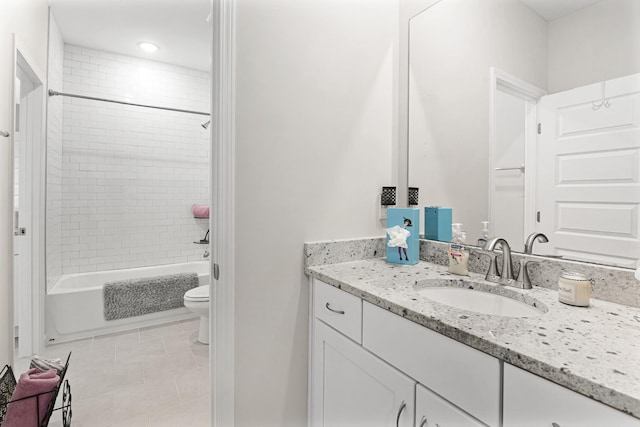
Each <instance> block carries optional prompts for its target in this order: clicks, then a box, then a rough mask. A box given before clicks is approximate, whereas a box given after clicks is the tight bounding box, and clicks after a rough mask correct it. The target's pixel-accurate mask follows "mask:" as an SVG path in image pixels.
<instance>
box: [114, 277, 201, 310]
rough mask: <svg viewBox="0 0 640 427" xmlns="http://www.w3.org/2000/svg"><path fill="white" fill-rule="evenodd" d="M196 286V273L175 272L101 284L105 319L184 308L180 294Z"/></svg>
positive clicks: (182, 297)
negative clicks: (102, 286)
mask: <svg viewBox="0 0 640 427" xmlns="http://www.w3.org/2000/svg"><path fill="white" fill-rule="evenodd" d="M196 286H198V274H197V273H178V274H168V275H164V276H155V277H144V278H141V279H127V280H118V281H114V282H107V283H105V284H104V288H103V294H104V318H105V320H115V319H124V318H125V317H134V316H142V315H143V314H148V313H155V312H157V311H164V310H171V309H174V308H180V307H184V293H185V292H187V291H188V290H189V289H192V288H195V287H196Z"/></svg>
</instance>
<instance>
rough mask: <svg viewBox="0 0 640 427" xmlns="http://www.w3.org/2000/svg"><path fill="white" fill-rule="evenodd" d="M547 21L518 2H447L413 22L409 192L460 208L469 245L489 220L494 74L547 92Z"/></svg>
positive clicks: (456, 213) (458, 217)
mask: <svg viewBox="0 0 640 427" xmlns="http://www.w3.org/2000/svg"><path fill="white" fill-rule="evenodd" d="M546 46H547V38H546V22H545V21H544V20H543V19H542V18H540V17H539V16H538V15H536V14H535V13H533V12H532V11H530V10H529V9H528V8H527V7H525V6H524V5H523V4H522V3H520V2H517V1H513V0H484V1H482V2H479V1H475V0H445V1H442V2H440V3H438V4H436V5H434V6H432V7H431V8H430V9H428V10H427V11H426V12H424V13H422V14H421V15H419V16H417V17H415V18H414V19H413V20H412V22H411V51H410V58H411V64H410V77H409V79H410V90H409V94H410V97H409V102H410V104H409V110H410V117H409V160H408V164H409V185H411V186H414V187H420V203H421V205H423V206H424V205H427V206H428V205H439V206H449V207H452V208H453V222H461V223H463V224H464V229H465V231H467V242H468V243H475V241H476V239H477V238H478V237H479V236H480V231H481V225H480V222H481V221H486V220H488V215H489V210H488V185H489V178H488V172H489V75H490V74H489V72H490V67H497V68H499V69H501V70H502V71H505V72H507V73H510V74H512V75H515V76H517V77H519V78H520V79H523V80H525V81H527V82H529V83H531V84H533V85H536V86H538V87H541V88H545V87H546V85H547V81H546V77H547V75H546V72H547V61H546Z"/></svg>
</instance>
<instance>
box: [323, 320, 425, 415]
mask: <svg viewBox="0 0 640 427" xmlns="http://www.w3.org/2000/svg"><path fill="white" fill-rule="evenodd" d="M313 333H314V338H313V354H312V360H313V362H312V375H313V386H312V393H311V396H312V407H311V425H312V426H314V427H324V426H327V427H329V426H331V427H357V426H398V427H402V426H405V427H410V426H413V417H414V411H415V408H414V390H415V381H413V380H412V379H411V378H409V377H407V376H406V375H404V374H402V373H401V372H400V371H398V370H396V369H394V368H393V367H391V366H390V365H388V364H387V363H385V362H383V361H382V360H380V359H379V358H377V357H375V356H374V355H372V354H371V353H369V352H368V351H366V350H365V349H363V348H362V347H361V346H359V345H358V344H356V343H355V342H353V341H351V340H350V339H349V338H347V337H346V336H344V335H342V334H341V333H338V332H337V331H335V330H334V329H332V328H330V327H329V326H327V325H326V324H324V323H323V322H321V321H320V320H318V319H315V320H314V325H313Z"/></svg>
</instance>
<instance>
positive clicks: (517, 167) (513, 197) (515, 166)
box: [472, 68, 544, 251]
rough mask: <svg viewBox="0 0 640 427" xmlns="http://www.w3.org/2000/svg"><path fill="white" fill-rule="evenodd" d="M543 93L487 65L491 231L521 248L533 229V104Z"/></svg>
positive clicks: (534, 129)
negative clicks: (488, 78) (489, 98)
mask: <svg viewBox="0 0 640 427" xmlns="http://www.w3.org/2000/svg"><path fill="white" fill-rule="evenodd" d="M542 95H544V91H543V90H542V89H540V88H537V87H535V86H533V85H530V84H529V83H527V82H524V81H522V80H520V79H518V78H517V77H514V76H512V75H510V74H508V73H505V72H504V71H500V70H498V69H496V68H492V69H491V118H490V120H491V130H490V134H491V135H490V144H489V145H490V149H489V152H490V162H489V164H490V171H489V218H488V220H489V222H490V223H491V225H490V234H491V236H494V237H502V238H504V239H506V240H507V241H508V242H509V244H510V245H511V247H512V248H514V249H515V250H517V251H522V250H523V248H524V240H525V236H527V235H528V234H529V233H531V232H532V231H533V230H534V223H533V198H532V197H530V194H532V193H533V187H532V182H533V179H534V178H535V172H536V171H535V168H533V167H532V166H533V164H534V162H535V149H534V147H535V141H536V123H537V122H536V103H537V100H538V99H539V98H540V97H541V96H542ZM472 243H474V242H472Z"/></svg>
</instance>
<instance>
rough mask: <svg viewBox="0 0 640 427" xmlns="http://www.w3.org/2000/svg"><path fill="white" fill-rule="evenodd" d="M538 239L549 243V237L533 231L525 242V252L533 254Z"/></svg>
mask: <svg viewBox="0 0 640 427" xmlns="http://www.w3.org/2000/svg"><path fill="white" fill-rule="evenodd" d="M536 240H538V242H540V243H547V242H548V241H549V239H548V238H547V236H545V235H544V234H543V233H531V234H529V237H527V241H526V242H525V243H524V253H525V254H532V253H533V244H534V243H535V241H536Z"/></svg>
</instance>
